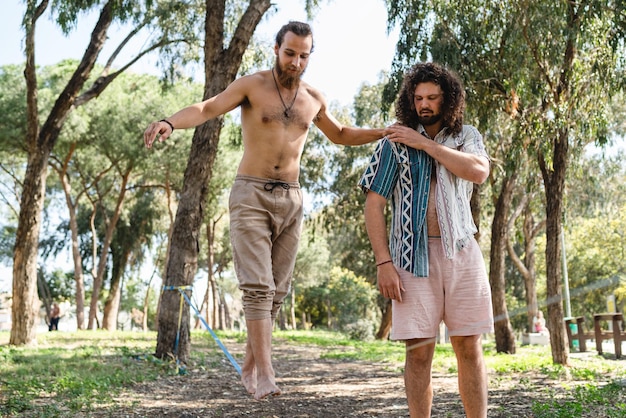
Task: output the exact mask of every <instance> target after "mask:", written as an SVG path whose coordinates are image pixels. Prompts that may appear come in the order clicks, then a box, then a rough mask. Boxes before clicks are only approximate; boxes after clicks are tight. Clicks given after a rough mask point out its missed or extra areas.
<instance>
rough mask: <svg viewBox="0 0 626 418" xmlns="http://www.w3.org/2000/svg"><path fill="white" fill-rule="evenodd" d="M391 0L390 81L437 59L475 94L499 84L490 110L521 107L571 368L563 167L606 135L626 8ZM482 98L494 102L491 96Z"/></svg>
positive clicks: (554, 308) (523, 143)
mask: <svg viewBox="0 0 626 418" xmlns="http://www.w3.org/2000/svg"><path fill="white" fill-rule="evenodd" d="M387 4H388V10H389V19H390V23H398V24H399V25H400V26H402V27H403V28H405V30H404V31H402V35H401V39H400V41H399V43H398V50H397V59H396V61H395V62H396V64H395V65H396V67H395V68H396V70H397V71H396V72H394V74H393V76H392V80H399V79H400V71H401V70H402V68H404V67H405V66H406V65H407V63H408V62H410V61H411V60H413V59H414V57H420V58H421V59H425V58H428V57H432V58H433V59H435V60H439V61H442V62H444V63H449V64H451V65H452V66H453V67H455V68H456V69H457V70H458V71H460V72H461V73H462V74H463V76H464V78H465V81H466V84H467V85H468V86H469V89H470V90H469V99H470V100H471V99H472V96H471V93H472V90H471V89H472V88H476V91H480V90H479V89H478V86H480V85H494V86H496V89H494V90H495V91H498V90H500V94H499V95H498V96H496V95H495V94H492V100H491V104H492V105H493V107H491V109H492V110H493V111H494V112H496V111H498V110H500V112H503V111H505V110H506V109H507V104H508V105H509V110H512V107H511V106H510V105H511V104H514V105H515V106H514V108H515V117H513V118H512V119H511V121H510V123H511V125H512V128H513V129H514V130H515V132H516V133H517V135H516V137H517V141H515V142H516V143H513V144H512V146H513V147H515V148H516V149H518V150H520V151H518V152H517V155H520V154H521V151H522V150H524V149H525V150H527V152H529V153H530V154H531V155H533V156H534V157H535V158H536V162H537V164H538V166H539V170H540V172H541V176H542V180H543V186H544V193H545V202H546V236H547V246H546V263H547V278H546V280H547V289H548V294H547V297H548V301H547V304H548V327H549V329H550V331H551V347H552V357H553V360H554V361H555V362H556V363H562V364H566V363H567V362H568V353H567V345H566V343H565V334H564V327H563V306H562V294H561V257H560V253H561V251H560V241H559V237H560V232H561V217H562V215H563V191H564V185H565V179H566V172H567V168H568V166H569V165H570V163H571V161H572V159H573V158H575V157H576V156H577V155H578V154H579V153H580V151H581V150H582V146H583V145H584V144H585V143H587V142H590V141H597V142H598V143H603V142H605V141H606V139H607V123H606V108H607V101H606V97H610V96H611V94H613V93H614V92H615V91H619V89H621V88H622V87H623V80H624V77H623V73H622V72H623V69H624V66H623V64H624V63H623V60H624V56H625V54H624V38H625V29H626V14H625V13H624V9H625V7H626V4H624V2H623V1H620V0H617V1H608V2H607V1H599V0H598V1H596V0H589V1H580V2H573V1H547V0H525V1H505V2H502V1H485V0H471V1H470V0H468V1H461V2H457V3H454V4H452V3H449V2H445V1H430V2H427V3H424V2H419V7H417V6H418V3H417V2H413V3H409V4H407V3H406V2H403V1H396V0H388V1H387ZM503 70H505V71H503ZM499 86H502V88H500V87H499ZM498 97H499V98H500V100H496V99H497V98H498ZM478 100H480V103H481V104H489V100H488V98H483V99H481V98H478ZM469 104H470V105H471V101H470V102H469ZM483 110H486V108H485V109H483ZM498 123H502V121H498ZM493 129H494V125H491V124H489V125H486V126H484V127H482V130H483V131H484V132H485V133H486V137H487V141H486V142H488V143H489V142H490V138H489V135H490V133H491V130H493ZM502 215H505V214H502ZM503 224H505V223H503ZM491 256H492V257H493V254H492V255H491ZM507 328H509V329H510V327H507ZM505 333H506V332H505ZM508 334H509V335H510V331H509V332H508ZM505 339H508V340H510V337H507V338H505Z"/></svg>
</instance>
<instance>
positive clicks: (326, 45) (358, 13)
mask: <svg viewBox="0 0 626 418" xmlns="http://www.w3.org/2000/svg"><path fill="white" fill-rule="evenodd" d="M2 3H3V7H2V14H3V15H4V18H3V19H2V20H3V23H2V25H0V39H2V40H3V41H2V46H1V47H0V66H1V65H7V64H23V62H24V60H25V58H24V52H23V46H24V42H23V40H24V33H23V30H22V28H21V25H20V22H21V21H22V18H23V14H24V10H25V5H24V2H23V1H22V0H4V1H3V2H2ZM320 3H321V4H322V7H320V8H319V10H318V11H317V12H316V14H315V16H314V17H313V19H312V20H310V21H309V20H308V19H307V17H306V14H305V12H304V0H274V1H273V4H275V5H276V9H277V11H276V12H275V13H271V14H269V15H268V14H266V17H265V18H264V19H263V21H262V22H261V24H260V25H259V26H258V27H257V31H256V33H255V36H256V37H257V38H258V39H259V40H261V41H264V42H266V43H268V45H273V40H274V38H275V35H276V32H277V31H278V29H279V28H280V27H281V26H282V25H283V24H285V23H287V22H288V21H290V20H301V21H308V22H309V23H310V24H311V27H312V29H313V37H314V43H315V50H314V51H313V54H312V55H311V59H310V61H309V66H308V68H307V70H306V73H305V74H304V77H303V78H304V80H306V81H307V82H308V83H309V84H311V85H312V86H314V87H316V88H317V89H319V90H320V91H321V92H322V93H324V94H325V96H326V98H327V100H328V101H329V102H336V103H338V104H340V105H342V106H348V105H351V104H352V100H353V98H354V96H355V95H356V93H357V92H358V90H359V88H360V87H361V85H362V84H363V83H367V84H375V83H377V82H378V81H379V75H380V73H381V72H382V71H389V70H390V68H391V61H392V59H393V56H394V53H395V44H396V41H397V38H398V34H397V31H396V32H395V33H394V32H392V33H391V34H390V35H388V34H387V12H386V9H385V4H384V0H321V1H320ZM96 17H97V16H95V15H87V16H85V17H84V18H81V19H80V22H79V24H78V26H77V27H76V28H75V30H74V31H72V32H71V33H70V34H69V35H68V36H67V37H65V36H64V35H63V34H62V33H61V31H60V30H58V29H57V27H56V26H55V25H54V24H53V23H52V22H51V20H50V17H49V13H47V14H46V15H44V16H43V17H42V18H41V19H40V20H39V22H38V26H37V29H36V38H35V60H36V61H35V62H36V64H37V65H39V66H45V65H53V64H56V63H58V62H59V61H61V60H63V59H66V58H76V59H78V58H80V57H81V56H82V54H83V52H84V50H85V48H86V46H87V43H88V40H89V36H90V33H91V30H92V29H93V26H94V24H95V21H96ZM112 29H113V30H110V36H111V38H112V39H111V41H114V40H116V37H117V39H121V36H123V35H125V34H126V31H124V30H123V28H112ZM111 41H109V42H108V43H107V44H108V45H109V46H108V47H105V49H104V50H103V53H102V54H101V57H102V60H101V61H100V62H101V63H103V62H104V60H106V58H108V56H109V54H110V53H111V51H112V46H111V44H114V45H117V43H118V42H111ZM133 47H134V48H135V51H137V49H138V48H139V47H140V45H137V46H133ZM155 61H156V60H155V59H154V58H147V59H143V60H141V61H139V62H138V63H137V64H135V66H133V67H131V70H132V71H134V72H137V73H151V74H158V72H157V71H158V70H157V69H155V66H154V62H155ZM116 63H117V64H119V65H122V64H124V63H125V62H124V61H120V62H116ZM199 99H200V98H199ZM66 257H67V260H68V261H69V260H71V258H70V254H69V249H68V253H67V255H66ZM11 282H12V269H11V268H10V267H9V266H5V265H1V264H0V292H3V291H10V288H11Z"/></svg>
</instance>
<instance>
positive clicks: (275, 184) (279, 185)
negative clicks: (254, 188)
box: [263, 181, 291, 193]
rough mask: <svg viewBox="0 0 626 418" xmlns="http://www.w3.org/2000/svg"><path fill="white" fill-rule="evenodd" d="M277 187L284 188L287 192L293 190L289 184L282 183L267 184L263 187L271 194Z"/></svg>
mask: <svg viewBox="0 0 626 418" xmlns="http://www.w3.org/2000/svg"><path fill="white" fill-rule="evenodd" d="M276 187H282V188H283V189H285V190H289V189H290V188H291V186H290V185H289V183H284V182H282V181H274V182H269V183H265V186H263V188H264V189H265V190H266V191H268V192H270V193H271V192H273V191H274V189H275V188H276Z"/></svg>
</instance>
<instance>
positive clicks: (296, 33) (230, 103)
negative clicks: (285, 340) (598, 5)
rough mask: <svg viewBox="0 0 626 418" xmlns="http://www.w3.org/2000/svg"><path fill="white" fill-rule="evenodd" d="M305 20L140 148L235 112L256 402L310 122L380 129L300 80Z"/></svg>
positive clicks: (236, 231) (294, 247) (267, 362)
mask: <svg viewBox="0 0 626 418" xmlns="http://www.w3.org/2000/svg"><path fill="white" fill-rule="evenodd" d="M312 51H313V34H312V31H311V28H310V26H309V25H308V24H306V23H302V22H289V23H288V24H286V25H284V26H283V27H282V28H281V29H280V30H279V32H278V34H277V35H276V44H275V45H274V54H275V55H276V61H275V64H274V66H273V68H272V69H270V70H264V71H259V72H257V73H254V74H251V75H247V76H244V77H241V78H239V79H237V80H235V81H233V82H232V83H231V84H230V85H229V86H228V87H227V88H226V89H225V90H224V91H223V92H221V93H219V94H217V95H216V96H214V97H211V98H210V99H207V100H205V101H203V102H201V103H196V104H193V105H191V106H188V107H186V108H184V109H182V110H180V111H178V112H176V113H174V114H173V115H172V116H170V117H168V118H167V119H162V120H161V121H157V122H152V123H151V124H150V125H149V126H148V128H147V129H146V130H145V132H144V142H145V145H146V147H148V148H150V147H152V144H153V143H154V141H155V140H156V138H157V136H159V135H160V138H159V140H160V141H163V140H165V139H166V138H167V137H169V136H170V135H171V134H172V131H173V130H174V129H186V128H192V127H194V126H198V125H201V124H203V123H205V122H206V121H208V120H210V119H214V118H216V117H218V116H220V115H223V114H225V113H227V112H229V111H231V110H233V109H235V108H237V107H239V108H240V109H241V127H242V133H243V147H244V153H243V157H242V159H241V161H240V163H239V168H238V170H237V176H236V178H235V182H234V184H233V187H232V189H231V193H230V201H229V212H230V237H231V243H232V247H233V258H234V263H235V271H236V274H237V278H238V280H239V287H240V289H241V290H242V293H243V296H242V298H243V308H244V313H245V318H246V326H247V330H248V340H247V345H246V355H245V358H244V361H243V366H242V383H243V385H244V387H245V388H246V390H247V391H248V392H249V393H251V394H254V398H255V399H263V398H265V397H268V396H270V395H278V394H280V393H281V391H280V389H279V387H278V386H277V385H276V381H275V380H276V379H275V373H274V369H273V366H272V361H271V343H272V328H273V323H274V320H275V318H276V314H277V313H278V310H279V309H280V307H281V305H282V303H283V299H284V298H285V296H286V295H287V293H288V292H289V288H290V286H291V280H292V273H293V268H294V265H295V261H296V254H297V251H298V243H299V240H300V229H301V223H302V217H303V207H302V192H301V190H300V184H299V182H298V180H299V175H300V159H301V157H302V151H303V149H304V144H305V142H306V139H307V135H308V133H309V127H310V126H311V124H315V125H316V126H317V127H318V128H319V129H320V130H321V131H322V132H323V133H324V134H325V135H326V136H327V137H328V138H329V139H330V140H331V141H332V142H334V143H336V144H342V145H361V144H365V143H368V142H372V141H375V140H378V139H380V138H382V136H383V129H359V128H351V127H347V126H343V125H342V124H341V123H339V122H338V121H337V120H336V119H335V118H334V117H333V116H332V115H331V114H330V113H329V110H328V104H327V102H326V99H325V98H324V96H323V95H322V93H321V92H320V91H318V90H317V89H315V88H314V87H312V86H311V85H309V84H308V83H306V82H304V81H302V80H301V77H302V74H303V73H304V71H305V69H306V67H307V64H308V62H309V58H310V56H311V52H312Z"/></svg>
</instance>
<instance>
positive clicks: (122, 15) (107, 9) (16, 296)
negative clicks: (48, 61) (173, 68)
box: [10, 0, 198, 345]
mask: <svg viewBox="0 0 626 418" xmlns="http://www.w3.org/2000/svg"><path fill="white" fill-rule="evenodd" d="M192 6H193V3H180V2H164V3H160V2H155V1H152V0H147V1H143V2H136V1H123V0H110V1H106V2H100V1H95V0H90V1H74V0H70V1H68V0H52V1H49V0H42V1H39V2H38V1H36V0H27V1H26V10H25V12H24V18H23V21H22V25H23V28H24V34H25V36H24V39H25V40H24V50H25V57H26V62H25V65H24V77H25V80H26V120H27V124H26V131H25V132H24V135H23V138H22V142H23V143H24V149H25V150H26V152H27V156H28V157H27V165H26V173H25V175H24V181H23V191H22V195H21V200H20V214H19V220H18V227H17V231H16V237H15V247H14V253H13V306H12V317H13V323H12V328H11V337H10V344H14V345H22V344H28V343H30V342H32V341H33V340H34V338H35V327H34V324H35V319H36V317H37V313H36V311H35V310H34V308H33V307H34V306H35V303H34V302H35V298H36V293H37V292H36V288H37V286H36V283H37V276H36V265H37V248H38V241H39V232H40V227H41V213H42V208H43V205H44V197H45V184H46V177H47V170H46V168H47V164H48V157H49V155H50V152H51V151H52V149H53V148H54V146H55V144H56V142H57V139H58V137H59V133H60V132H61V130H62V128H63V125H64V123H65V121H66V119H67V117H68V115H69V114H70V113H71V112H72V111H73V110H74V109H76V108H77V107H79V106H81V105H83V104H85V103H86V102H88V101H90V100H92V99H94V98H96V97H97V96H98V95H99V94H100V93H102V91H104V90H105V89H106V88H107V86H108V85H109V84H110V83H111V82H113V80H115V79H116V77H117V76H119V75H120V74H121V73H123V72H124V71H126V70H127V69H128V68H129V67H130V66H132V65H133V64H134V63H135V62H136V61H138V60H139V59H140V58H141V57H143V56H145V55H146V54H148V53H150V52H151V51H155V50H157V49H160V48H165V47H169V48H168V49H167V51H168V52H172V54H170V56H173V55H174V54H173V52H175V51H177V48H175V47H174V45H184V46H185V47H186V46H188V45H191V46H193V45H196V44H197V43H196V41H197V37H196V36H195V34H196V33H198V32H197V31H196V30H194V29H195V28H194V24H195V20H194V19H192V18H190V17H192V16H194V10H195V9H193V7H192ZM87 12H95V13H97V14H98V19H97V22H96V24H95V26H94V29H93V31H92V33H91V37H90V38H89V40H88V43H87V46H86V48H85V52H84V54H83V56H82V57H81V58H80V60H79V62H78V64H77V66H76V67H75V69H74V72H73V74H72V76H71V78H70V79H69V81H68V82H67V84H66V85H65V86H64V88H63V89H62V92H61V93H60V94H59V95H58V97H57V98H56V99H55V100H54V105H53V106H52V108H51V110H50V111H48V112H46V113H45V116H44V114H43V113H41V112H42V109H41V107H40V104H39V98H38V90H39V88H40V87H41V86H40V83H39V81H38V79H37V66H36V56H35V31H36V28H37V24H38V21H39V19H41V18H42V17H43V18H49V19H52V20H54V21H55V22H56V23H57V24H58V25H59V27H60V28H61V30H62V31H63V32H64V33H65V34H69V33H70V32H71V30H72V29H73V27H74V26H75V25H76V24H77V20H78V18H79V16H81V15H82V14H83V13H87ZM113 24H120V25H126V27H128V28H129V32H128V35H127V36H126V37H125V38H124V39H123V40H122V42H121V43H120V45H118V46H117V48H114V49H113V51H114V52H113V53H112V54H111V56H110V57H109V58H108V59H107V60H106V64H105V66H104V69H103V71H102V72H101V74H100V75H99V77H97V78H96V79H95V80H94V81H93V82H92V83H91V84H90V85H89V84H88V80H89V78H90V77H91V76H92V74H93V71H94V66H95V63H96V61H97V60H98V58H99V57H100V53H101V52H102V49H103V47H104V45H105V43H106V42H107V40H108V39H109V37H108V36H107V35H108V32H109V30H110V29H111V28H112V25H113ZM143 33H148V35H147V37H148V39H147V41H146V42H144V43H143V45H144V47H143V49H141V50H139V51H135V54H134V55H131V56H132V58H130V59H129V61H128V62H126V63H123V64H122V65H120V66H119V67H115V66H114V65H115V63H116V59H117V58H118V57H119V54H120V53H121V51H122V50H123V49H124V47H125V46H127V45H128V41H129V40H131V39H133V38H136V37H139V36H141V35H142V34H143ZM150 34H152V35H150ZM182 41H185V42H184V43H182ZM118 61H119V60H118ZM172 62H174V61H172Z"/></svg>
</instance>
